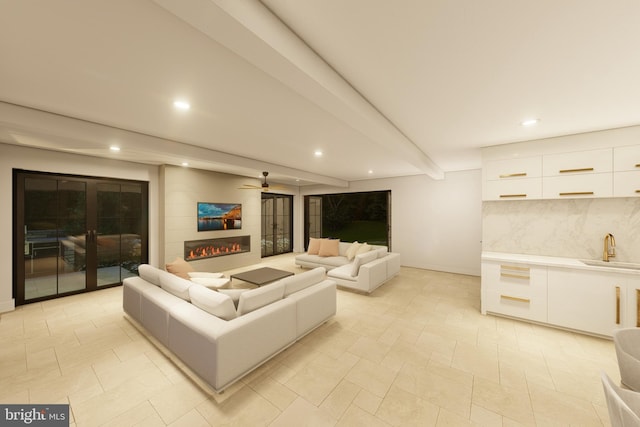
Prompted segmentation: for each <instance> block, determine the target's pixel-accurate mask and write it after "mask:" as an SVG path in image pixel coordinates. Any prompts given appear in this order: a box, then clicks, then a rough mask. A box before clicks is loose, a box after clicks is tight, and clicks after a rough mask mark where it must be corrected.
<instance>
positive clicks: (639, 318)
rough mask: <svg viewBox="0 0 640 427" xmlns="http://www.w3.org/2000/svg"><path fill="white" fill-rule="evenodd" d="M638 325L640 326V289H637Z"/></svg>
mask: <svg viewBox="0 0 640 427" xmlns="http://www.w3.org/2000/svg"><path fill="white" fill-rule="evenodd" d="M636 327H637V328H640V289H636Z"/></svg>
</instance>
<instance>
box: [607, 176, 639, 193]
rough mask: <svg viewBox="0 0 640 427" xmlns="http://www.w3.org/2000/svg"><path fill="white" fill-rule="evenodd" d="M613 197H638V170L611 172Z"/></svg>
mask: <svg viewBox="0 0 640 427" xmlns="http://www.w3.org/2000/svg"><path fill="white" fill-rule="evenodd" d="M613 196H614V197H640V170H637V171H624V172H614V173H613Z"/></svg>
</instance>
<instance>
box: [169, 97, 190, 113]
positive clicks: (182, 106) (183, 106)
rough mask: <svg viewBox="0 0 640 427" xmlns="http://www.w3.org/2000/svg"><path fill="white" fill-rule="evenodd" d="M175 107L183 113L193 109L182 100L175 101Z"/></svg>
mask: <svg viewBox="0 0 640 427" xmlns="http://www.w3.org/2000/svg"><path fill="white" fill-rule="evenodd" d="M173 106H174V107H176V108H177V109H178V110H182V111H187V110H188V109H189V108H191V105H190V104H189V103H188V102H187V101H182V100H177V101H173Z"/></svg>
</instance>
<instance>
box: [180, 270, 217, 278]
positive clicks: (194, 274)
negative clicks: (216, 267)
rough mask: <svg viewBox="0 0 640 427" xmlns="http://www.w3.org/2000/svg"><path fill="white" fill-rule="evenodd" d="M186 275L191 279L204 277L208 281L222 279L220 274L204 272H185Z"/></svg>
mask: <svg viewBox="0 0 640 427" xmlns="http://www.w3.org/2000/svg"><path fill="white" fill-rule="evenodd" d="M187 275H188V276H189V277H190V278H192V279H193V278H194V277H206V278H209V279H219V278H221V277H224V274H222V273H208V272H206V271H189V272H187Z"/></svg>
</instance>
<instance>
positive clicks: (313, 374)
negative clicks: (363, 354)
mask: <svg viewBox="0 0 640 427" xmlns="http://www.w3.org/2000/svg"><path fill="white" fill-rule="evenodd" d="M356 362H357V357H356V356H351V355H349V354H348V353H345V355H343V356H342V357H341V358H340V359H333V358H331V357H329V356H325V355H323V354H320V355H319V356H318V357H317V358H315V359H314V360H312V361H311V362H310V363H308V364H307V365H306V366H305V367H304V368H302V369H300V371H298V372H297V373H296V374H295V375H294V376H293V377H291V378H290V379H289V380H288V381H287V382H286V383H285V385H286V386H287V387H288V388H290V389H291V390H293V391H294V392H295V393H297V394H298V395H300V396H301V397H303V398H305V399H307V400H308V401H309V402H311V403H313V404H315V405H320V404H321V403H322V401H323V400H324V399H325V398H326V397H327V396H329V394H330V393H331V391H332V390H333V389H334V388H335V387H336V386H337V385H338V384H339V383H340V381H342V379H343V378H344V377H345V375H347V372H349V370H350V369H351V367H352V366H354V364H356V365H357V363H356Z"/></svg>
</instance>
